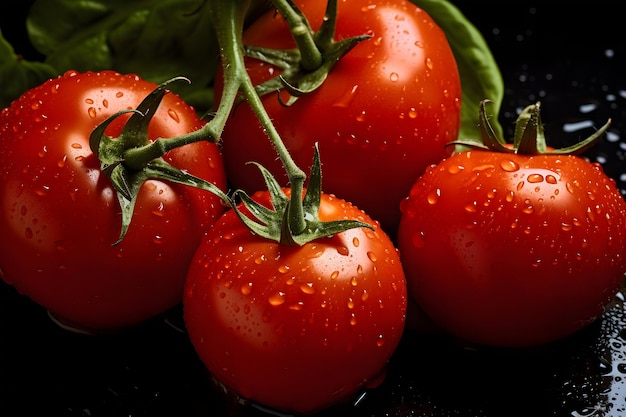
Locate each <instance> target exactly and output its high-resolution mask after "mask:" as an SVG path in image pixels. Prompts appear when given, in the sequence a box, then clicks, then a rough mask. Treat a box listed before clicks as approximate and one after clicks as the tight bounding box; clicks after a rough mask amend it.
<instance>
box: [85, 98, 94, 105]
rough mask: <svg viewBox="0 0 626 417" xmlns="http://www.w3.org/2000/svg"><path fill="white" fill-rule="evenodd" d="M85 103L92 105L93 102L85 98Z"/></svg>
mask: <svg viewBox="0 0 626 417" xmlns="http://www.w3.org/2000/svg"><path fill="white" fill-rule="evenodd" d="M85 103H87V104H93V103H94V101H93V99H92V98H86V99H85Z"/></svg>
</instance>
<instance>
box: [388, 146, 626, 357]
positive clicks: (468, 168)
mask: <svg viewBox="0 0 626 417" xmlns="http://www.w3.org/2000/svg"><path fill="white" fill-rule="evenodd" d="M402 213H403V215H402V220H401V227H400V232H399V237H398V247H399V249H400V251H401V254H402V262H403V265H404V268H405V272H406V277H407V282H408V286H409V292H410V294H411V296H412V297H414V299H415V300H417V303H418V304H419V305H420V307H421V308H422V309H423V310H424V311H425V312H426V314H427V315H428V316H429V317H430V318H431V319H432V320H433V321H434V322H435V323H437V324H438V325H439V326H441V327H442V328H443V329H445V331H447V332H449V333H451V334H453V335H455V336H457V337H459V338H461V339H464V340H467V341H470V342H474V343H477V344H482V345H491V346H508V347H519V346H532V345H539V344H545V343H550V342H553V341H556V340H559V339H562V338H564V337H567V336H569V335H571V334H573V333H575V332H576V331H578V330H581V329H582V328H584V327H586V326H587V325H588V324H590V323H591V322H593V321H595V320H596V319H597V318H598V317H600V315H601V314H602V313H603V311H604V308H605V306H606V305H608V303H609V302H610V301H611V300H612V299H613V297H614V296H615V294H616V293H617V292H618V291H619V288H620V283H621V282H622V280H623V277H624V272H625V271H626V202H625V201H624V198H623V197H622V195H621V194H620V192H619V190H617V188H616V185H615V181H614V180H612V179H611V178H609V177H607V176H606V175H605V174H604V172H603V170H602V167H601V166H600V165H599V164H595V163H590V162H588V161H586V160H584V159H583V158H580V157H577V156H573V155H547V154H546V155H532V156H528V155H518V154H511V153H508V154H502V153H498V152H490V151H484V150H470V151H466V152H462V153H457V154H454V155H453V156H451V157H450V158H447V159H445V160H444V161H442V162H441V163H440V164H438V165H436V166H432V167H431V168H429V169H428V171H427V172H426V173H425V174H424V175H423V176H422V177H421V178H420V179H419V180H418V181H417V182H416V183H415V184H414V186H413V188H412V190H411V193H410V195H409V196H408V197H407V198H406V199H405V200H404V201H403V203H402Z"/></svg>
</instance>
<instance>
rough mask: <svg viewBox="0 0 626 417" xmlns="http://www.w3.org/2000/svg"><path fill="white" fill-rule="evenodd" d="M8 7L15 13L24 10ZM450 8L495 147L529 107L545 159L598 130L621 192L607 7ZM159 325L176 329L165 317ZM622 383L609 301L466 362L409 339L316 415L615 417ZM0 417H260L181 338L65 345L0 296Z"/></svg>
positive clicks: (623, 84)
mask: <svg viewBox="0 0 626 417" xmlns="http://www.w3.org/2000/svg"><path fill="white" fill-rule="evenodd" d="M9 3H11V2H9ZM15 3H16V7H18V8H17V9H15V10H18V9H19V6H20V4H22V5H23V4H24V3H25V2H24V3H22V2H15ZM457 4H458V6H459V7H460V8H461V9H462V10H463V11H464V13H465V14H466V16H467V17H468V18H469V19H470V20H471V21H472V22H474V24H476V26H478V27H479V28H480V29H481V31H482V32H483V34H484V36H485V38H486V40H487V42H488V43H489V45H490V47H491V48H492V51H493V53H494V55H495V57H496V59H497V61H498V63H499V65H500V66H501V70H502V73H503V76H504V80H505V85H506V87H507V90H506V98H505V100H504V103H503V107H502V118H501V121H502V124H503V127H504V128H505V131H506V132H507V135H508V137H511V136H512V132H513V121H514V120H515V119H516V116H517V112H518V111H519V110H521V109H522V108H523V107H524V106H526V105H528V104H530V103H532V102H534V101H541V102H542V117H543V121H544V123H545V124H546V126H545V131H546V135H547V138H548V142H549V144H552V145H554V146H561V145H562V144H567V143H571V142H572V141H575V140H578V139H582V138H584V137H586V136H588V135H589V134H590V133H591V132H592V131H593V129H594V128H597V127H599V126H601V125H602V124H604V122H605V121H606V120H607V119H608V118H609V117H610V118H612V120H613V125H612V127H611V128H610V132H609V134H608V135H607V137H606V138H605V139H604V141H603V143H602V144H601V145H600V146H598V147H596V148H595V149H593V150H592V151H590V152H589V153H588V156H589V157H590V159H592V160H597V161H599V162H601V163H603V165H604V166H605V169H606V172H607V173H608V174H609V175H611V176H612V177H613V178H615V179H616V181H617V182H618V185H619V186H620V188H621V189H626V162H624V161H623V159H624V152H625V150H626V137H623V135H624V134H625V133H624V126H625V124H624V123H625V121H626V44H625V42H624V39H626V36H624V35H623V31H624V19H623V16H622V15H620V14H619V13H618V10H617V4H618V3H616V2H606V1H595V2H592V3H585V4H584V5H582V4H581V5H577V4H575V3H565V2H563V3H551V2H537V3H532V2H525V1H501V2H493V3H491V2H473V1H471V2H470V1H459V2H457ZM15 13H16V14H12V15H8V14H7V13H6V12H2V14H0V18H1V19H0V24H1V25H2V26H0V27H1V28H2V30H3V32H5V33H6V34H7V36H8V28H9V23H8V22H9V21H10V22H20V21H23V20H22V19H21V18H20V17H18V14H17V12H15ZM11 26H12V27H11V29H12V30H16V29H15V27H14V26H13V25H11ZM15 33H17V32H15ZM16 36H17V35H16ZM0 82H1V80H0ZM170 320H171V321H173V322H174V323H178V324H180V316H179V311H174V312H172V314H171V316H170ZM329 377H332V376H329ZM625 381H626V307H625V306H624V301H623V297H622V296H621V294H620V296H619V297H617V298H616V301H615V304H614V305H613V306H612V308H611V309H610V310H609V311H608V312H607V313H606V314H605V315H604V316H603V317H602V319H601V320H599V321H598V322H596V323H594V324H593V325H592V326H590V327H589V328H587V329H585V330H584V331H582V332H579V333H578V334H576V335H574V336H572V337H570V338H568V339H566V340H563V341H560V342H558V343H555V344H553V345H549V346H543V347H539V348H534V349H527V350H485V349H480V350H478V349H474V348H471V347H468V346H465V345H463V344H460V343H458V342H455V341H452V340H448V339H446V338H444V337H441V336H437V335H433V334H423V333H417V332H411V331H409V332H407V334H406V336H405V338H404V339H403V341H402V343H401V345H400V347H399V349H398V351H397V353H396V355H395V356H394V357H393V359H392V361H391V363H390V367H389V373H388V377H387V379H386V381H385V382H384V383H383V384H382V385H381V386H380V387H379V388H378V389H377V390H375V391H372V392H368V393H365V395H364V396H363V398H361V399H360V401H359V402H358V404H357V405H356V406H352V405H348V406H346V407H337V408H335V409H332V410H328V412H326V413H324V416H346V417H349V416H377V417H378V416H381V417H382V416H390V417H393V416H433V417H439V416H442V417H443V416H461V417H466V416H485V417H490V416H494V417H496V416H497V417H506V416H532V417H542V416H574V417H579V416H607V417H608V416H620V415H626V382H625ZM0 415H7V416H43V415H46V416H53V415H58V416H174V415H176V416H227V415H235V416H245V417H249V416H263V415H267V414H266V413H264V412H263V411H260V410H258V409H256V408H254V407H246V406H242V405H239V406H234V405H233V404H232V403H231V402H229V400H228V399H226V398H224V397H223V396H222V395H221V394H220V393H219V391H218V390H216V389H215V387H214V386H213V384H212V383H211V380H210V378H209V376H208V375H207V374H206V372H205V371H204V368H203V366H202V364H201V363H200V362H199V361H198V359H197V357H196V355H195V353H194V351H193V348H192V347H191V345H190V343H189V342H188V339H187V337H186V335H185V334H184V333H182V332H180V331H177V330H176V329H175V328H174V327H172V326H171V325H169V324H167V323H166V322H165V320H164V319H163V318H158V319H155V320H153V321H151V322H149V323H146V324H145V325H143V326H141V327H140V328H138V329H135V330H133V331H132V332H128V333H122V334H118V335H116V336H112V337H94V336H85V335H79V334H73V333H70V332H67V331H64V330H62V329H60V328H59V327H57V326H56V325H55V324H53V323H52V321H51V320H50V319H49V318H48V316H47V314H46V312H45V311H44V310H42V309H41V308H40V307H38V306H36V305H34V304H33V303H31V302H30V301H29V300H27V299H25V298H24V297H21V296H19V295H18V294H16V293H15V291H14V290H13V289H12V288H11V287H8V286H7V285H5V284H1V283H0Z"/></svg>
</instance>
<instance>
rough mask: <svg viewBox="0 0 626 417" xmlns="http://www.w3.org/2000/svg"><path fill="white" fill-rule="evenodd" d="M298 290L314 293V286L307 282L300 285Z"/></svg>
mask: <svg viewBox="0 0 626 417" xmlns="http://www.w3.org/2000/svg"><path fill="white" fill-rule="evenodd" d="M300 291H302V292H303V293H304V294H315V288H314V287H313V283H312V282H307V283H305V284H302V285H300Z"/></svg>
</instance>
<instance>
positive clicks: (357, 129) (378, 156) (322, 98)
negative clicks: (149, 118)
mask: <svg viewBox="0 0 626 417" xmlns="http://www.w3.org/2000/svg"><path fill="white" fill-rule="evenodd" d="M296 3H297V5H298V7H299V8H300V9H301V10H302V11H303V13H304V14H305V15H306V16H307V18H308V19H309V21H310V23H311V26H312V27H313V28H317V27H319V25H320V23H321V21H322V17H323V15H324V8H325V2H320V1H317V0H306V1H298V2H296ZM362 34H370V35H372V38H370V39H368V40H364V41H362V42H361V43H359V44H358V45H357V46H356V47H354V49H353V50H351V51H350V52H349V53H348V54H347V55H346V56H344V57H343V58H342V59H341V60H340V61H339V62H338V63H337V64H336V65H335V67H334V68H333V69H332V70H331V72H330V74H329V76H328V78H327V79H326V80H325V82H324V84H323V85H322V86H321V87H320V88H319V89H318V90H317V91H315V92H314V93H312V94H309V95H306V96H304V97H301V98H300V99H298V101H297V102H296V103H295V104H293V105H292V106H291V107H284V106H283V105H281V104H280V103H279V101H278V100H277V97H276V94H269V95H267V96H265V97H263V103H264V105H265V107H266V109H267V111H268V113H269V114H270V116H271V118H272V121H273V123H274V125H275V126H276V128H277V129H278V132H279V133H280V135H281V137H282V139H283V141H284V142H285V144H286V146H287V148H288V149H289V152H290V153H291V155H292V157H293V158H294V160H295V161H296V163H297V164H298V166H300V167H301V168H303V169H305V170H306V168H307V167H310V165H311V160H312V158H313V147H314V143H315V142H319V149H320V154H321V161H322V164H323V172H324V191H325V192H328V193H333V194H335V195H337V196H339V197H341V198H343V199H346V200H347V201H350V202H352V203H354V204H356V205H357V206H358V207H360V208H361V209H363V210H364V211H365V212H366V213H368V214H369V215H370V216H372V217H373V218H374V219H375V220H378V221H380V223H381V225H382V227H383V229H384V230H385V231H386V232H387V233H388V234H390V235H391V236H392V237H394V235H395V233H396V229H397V226H398V222H399V219H400V210H399V207H398V206H399V203H400V201H401V200H402V199H403V198H404V197H405V196H406V195H407V194H408V192H409V190H410V188H411V185H412V184H413V182H414V181H415V180H416V178H417V177H418V176H419V175H421V174H422V173H423V171H424V170H425V168H426V167H427V166H428V165H430V164H432V163H436V162H438V161H439V160H441V159H442V158H443V157H445V156H448V155H449V154H450V151H451V149H450V148H446V146H445V145H446V144H447V143H449V142H451V141H452V140H455V139H456V138H457V135H458V132H459V126H460V107H461V85H460V78H459V73H458V69H457V66H456V61H455V59H454V56H453V54H452V51H451V49H450V46H449V44H448V42H447V39H446V37H445V34H444V33H443V31H442V30H441V29H440V28H439V27H438V26H437V25H436V24H435V23H434V21H433V20H432V19H431V18H430V16H428V15H427V14H426V12H424V11H423V10H421V9H419V8H418V7H416V6H415V5H414V4H412V3H410V2H409V1H406V0H383V1H373V0H372V1H368V0H351V1H340V2H339V5H338V18H337V27H336V37H335V38H336V39H343V38H347V37H350V36H358V35H362ZM244 42H245V43H246V44H250V45H257V46H265V47H273V48H291V47H293V46H294V44H293V40H292V38H291V35H290V34H289V32H288V31H287V26H286V24H285V22H284V20H283V19H282V17H281V16H280V14H278V13H274V12H273V11H271V12H269V13H267V14H266V15H264V16H262V17H261V18H259V19H258V20H257V21H255V23H253V24H252V25H251V26H250V27H249V28H248V29H247V30H246V31H245V33H244ZM246 62H247V64H246V67H247V69H248V72H249V74H250V76H251V78H252V80H253V82H254V83H255V84H256V83H260V82H262V81H264V80H266V79H268V78H271V77H272V76H276V75H277V69H276V68H275V67H273V66H272V65H268V64H264V63H261V62H259V61H257V60H253V59H247V61H246ZM220 78H221V76H218V77H217V82H218V84H217V86H216V93H217V94H219V91H220V88H221V86H220V85H219V82H220V81H221V80H220ZM283 100H284V101H286V100H287V96H286V94H285V96H284V97H283ZM223 153H224V158H225V165H226V171H227V174H228V178H229V180H230V181H231V182H232V184H233V185H234V186H235V187H237V188H242V189H244V190H246V191H248V192H253V191H256V190H261V189H263V188H264V183H263V179H262V177H261V176H260V175H259V174H258V172H256V171H255V169H256V168H255V167H254V166H251V165H246V164H247V163H248V162H249V161H252V160H254V161H257V162H260V163H261V164H262V165H264V166H265V167H267V168H268V169H269V170H270V171H271V172H272V173H273V174H274V175H275V176H276V177H277V178H279V179H280V180H281V181H282V183H283V184H285V185H286V182H287V180H286V176H285V172H284V169H283V168H282V166H281V164H280V162H279V161H278V160H277V158H276V153H275V151H274V149H273V148H272V146H271V145H270V142H269V140H268V138H267V137H266V135H265V133H264V131H263V129H261V128H260V126H259V123H258V121H257V120H256V117H255V115H254V113H253V112H252V111H251V109H250V107H249V105H248V104H247V103H244V104H242V105H240V106H238V107H236V109H235V110H234V112H233V115H232V117H231V119H230V120H229V121H228V122H227V124H226V129H225V131H224V134H223ZM355 183H356V184H358V186H355Z"/></svg>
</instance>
